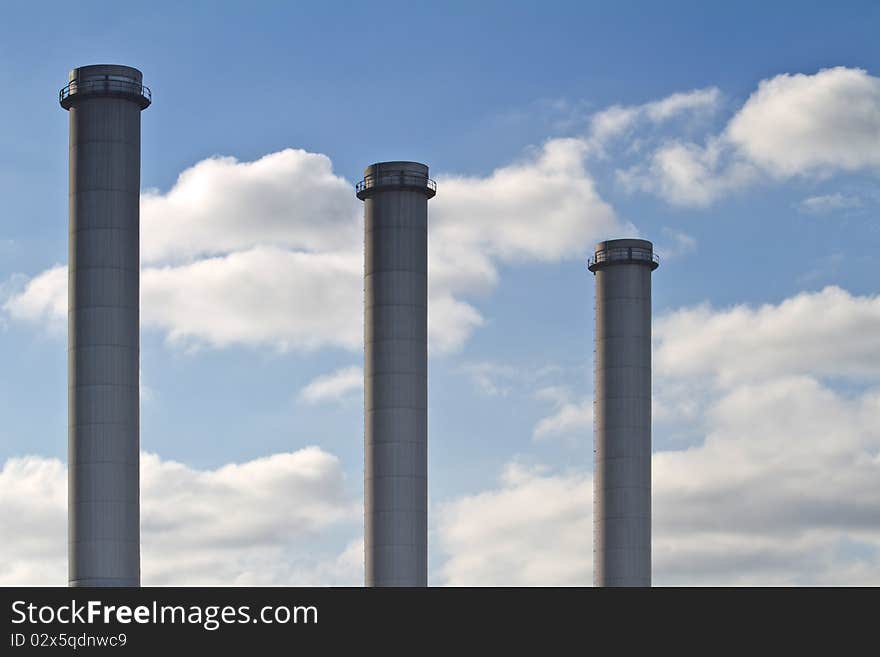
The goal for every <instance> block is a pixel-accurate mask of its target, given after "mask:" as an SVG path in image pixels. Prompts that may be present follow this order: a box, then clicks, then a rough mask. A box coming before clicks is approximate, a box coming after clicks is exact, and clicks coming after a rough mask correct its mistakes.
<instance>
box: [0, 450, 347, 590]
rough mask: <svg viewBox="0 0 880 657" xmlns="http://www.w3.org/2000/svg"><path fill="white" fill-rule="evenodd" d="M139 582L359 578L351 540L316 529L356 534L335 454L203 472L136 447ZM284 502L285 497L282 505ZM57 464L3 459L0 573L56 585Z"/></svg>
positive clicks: (63, 498) (61, 567)
mask: <svg viewBox="0 0 880 657" xmlns="http://www.w3.org/2000/svg"><path fill="white" fill-rule="evenodd" d="M141 490H142V493H141V539H142V548H141V550H142V551H141V561H142V574H143V575H142V579H143V583H144V584H145V585H169V584H174V585H194V584H205V585H221V584H225V585H245V584H251V585H267V584H274V585H280V584H289V585H293V584H297V585H300V584H323V585H326V584H332V583H337V584H348V585H357V584H359V583H360V581H361V578H362V575H363V570H362V564H363V561H362V559H361V560H360V561H358V560H357V559H356V552H357V547H358V546H359V545H360V541H359V540H358V541H355V542H354V543H353V544H351V545H349V546H348V547H347V548H346V549H345V551H344V552H343V553H342V555H339V554H337V553H336V552H335V551H334V549H333V541H332V540H331V541H328V540H327V536H328V535H329V534H331V533H332V532H337V533H338V532H344V533H347V534H349V535H352V534H354V535H357V534H358V533H359V531H360V529H359V527H358V520H359V519H360V517H361V506H360V504H359V503H358V502H357V500H356V499H353V498H352V497H351V495H350V494H349V492H348V491H347V489H346V484H345V481H344V478H343V475H342V469H341V467H340V464H339V461H338V459H337V458H336V457H335V456H333V455H331V454H328V453H327V452H324V451H322V450H321V449H319V448H317V447H308V448H305V449H301V450H299V451H296V452H292V453H283V454H274V455H272V456H269V457H265V458H260V459H255V460H253V461H248V462H246V463H241V464H234V463H233V464H229V465H225V466H223V467H220V468H217V469H215V470H197V469H193V468H190V467H188V466H186V465H183V464H181V463H176V462H174V461H163V460H161V459H160V458H159V457H158V456H156V455H153V454H148V453H144V454H142V455H141ZM291 501H292V503H290V502H291ZM66 504H67V476H66V468H65V466H64V464H62V463H61V462H60V461H58V460H57V459H48V458H42V457H36V456H29V457H24V458H18V459H9V460H8V461H6V463H5V464H4V466H3V469H2V470H0V531H2V534H3V536H15V537H16V538H15V540H13V541H3V544H2V545H0V556H2V558H0V583H2V584H4V585H12V584H18V585H22V584H54V585H63V584H64V582H66V578H67V565H66V564H67V559H66V550H67V536H66V532H65V526H66V515H67V514H66Z"/></svg>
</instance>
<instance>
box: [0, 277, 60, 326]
mask: <svg viewBox="0 0 880 657" xmlns="http://www.w3.org/2000/svg"><path fill="white" fill-rule="evenodd" d="M6 287H8V288H9V289H10V293H9V294H8V295H7V296H6V300H5V301H4V303H3V310H5V311H6V312H7V313H8V314H9V316H10V317H12V318H13V319H15V320H19V321H28V322H42V321H46V322H47V323H48V325H49V327H50V328H51V329H52V330H55V331H58V330H59V329H63V328H64V326H65V322H66V321H67V266H66V265H55V266H54V267H52V268H50V269H47V270H46V271H44V272H43V273H41V274H39V275H38V276H35V277H34V278H31V279H27V278H26V277H24V276H22V275H21V274H18V275H16V276H14V277H13V279H12V280H10V281H9V282H8V283H7V285H6Z"/></svg>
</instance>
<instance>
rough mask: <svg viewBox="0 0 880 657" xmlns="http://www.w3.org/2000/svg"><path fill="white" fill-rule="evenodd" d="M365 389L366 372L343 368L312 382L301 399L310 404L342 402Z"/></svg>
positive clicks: (304, 390) (358, 369)
mask: <svg viewBox="0 0 880 657" xmlns="http://www.w3.org/2000/svg"><path fill="white" fill-rule="evenodd" d="M363 389H364V370H363V369H362V368H360V367H357V366H352V367H343V368H341V369H338V370H336V371H335V372H331V373H330V374H325V375H323V376H319V377H318V378H316V379H314V380H312V381H310V382H309V383H308V385H306V386H305V387H304V388H303V389H302V390H300V393H299V398H300V399H301V400H303V401H305V402H307V403H309V404H317V403H319V402H327V401H340V400H342V399H344V398H346V397H348V396H350V395H351V394H352V393H355V392H358V391H362V390H363Z"/></svg>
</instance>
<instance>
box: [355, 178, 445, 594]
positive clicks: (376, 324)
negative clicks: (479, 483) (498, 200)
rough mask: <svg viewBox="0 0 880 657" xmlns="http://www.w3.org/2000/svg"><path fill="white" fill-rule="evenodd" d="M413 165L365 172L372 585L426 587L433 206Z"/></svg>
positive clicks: (428, 185)
mask: <svg viewBox="0 0 880 657" xmlns="http://www.w3.org/2000/svg"><path fill="white" fill-rule="evenodd" d="M435 193H436V185H435V184H434V181H433V180H431V179H430V178H428V167H427V166H425V165H424V164H418V163H417V162H381V163H378V164H373V165H371V166H368V167H367V168H366V170H365V171H364V179H363V180H362V181H361V182H360V183H359V184H358V185H357V197H358V198H359V199H361V200H362V201H364V248H365V257H364V525H365V526H364V542H365V552H366V554H365V559H366V564H365V572H366V585H367V586H427V582H428V454H427V447H428V199H429V198H432V197H433V196H434V194H435Z"/></svg>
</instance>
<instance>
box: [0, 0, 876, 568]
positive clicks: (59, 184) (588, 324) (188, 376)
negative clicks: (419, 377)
mask: <svg viewBox="0 0 880 657" xmlns="http://www.w3.org/2000/svg"><path fill="white" fill-rule="evenodd" d="M620 5H623V6H620ZM404 9H405V11H404ZM118 11H119V10H118V5H110V4H103V3H86V4H85V6H84V7H78V8H77V9H76V10H75V11H74V9H73V8H71V7H69V6H67V5H63V4H58V5H56V4H44V5H40V4H37V3H29V4H28V5H10V8H7V9H6V12H7V13H8V14H10V18H11V20H5V21H3V24H2V25H0V84H2V88H3V89H5V90H6V98H7V102H6V103H3V104H2V105H0V126H3V127H2V129H0V196H2V198H3V206H2V207H3V210H2V213H0V468H2V469H0V536H2V537H3V540H2V542H0V584H63V583H64V582H65V581H66V466H65V458H66V441H67V435H66V422H67V419H66V413H67V408H66V401H67V400H66V326H65V322H66V303H67V289H66V280H67V273H66V257H67V198H66V195H67V149H66V146H67V122H66V115H65V114H64V112H63V110H61V109H60V107H59V106H58V104H57V100H56V98H57V96H56V94H57V91H58V89H59V88H60V87H61V86H63V84H64V82H65V79H66V73H67V70H68V69H69V68H71V67H73V66H76V65H82V64H87V63H97V62H105V61H114V62H119V63H125V64H130V65H134V66H138V67H139V68H141V69H142V70H143V71H144V75H145V81H146V83H147V84H148V85H150V86H151V87H152V89H153V93H154V105H153V106H152V107H150V108H149V109H148V110H147V111H146V112H144V115H143V171H142V185H143V194H142V204H141V222H142V225H141V231H142V232H141V243H142V249H141V257H142V268H143V269H142V279H141V291H142V298H141V303H142V332H141V340H142V346H141V392H142V394H141V400H142V401H141V418H142V427H141V442H142V449H143V452H144V453H143V456H142V518H141V527H142V543H143V550H142V571H143V582H144V583H145V584H233V583H234V584H355V585H357V584H360V583H361V582H362V580H363V546H362V468H363V444H362V435H363V434H362V431H363V428H362V392H363V387H362V370H361V366H362V351H361V350H362V281H361V277H362V266H363V265H362V254H361V249H362V224H361V213H362V207H361V204H360V202H359V201H358V200H357V199H356V198H355V196H354V183H355V182H356V181H357V180H359V179H360V176H361V171H362V169H363V167H364V166H366V165H367V164H369V163H371V162H374V161H381V160H388V159H414V160H419V161H423V162H427V163H428V164H429V165H430V166H431V171H432V177H434V178H435V179H436V180H437V181H438V188H439V189H438V194H437V196H436V198H435V199H433V200H432V201H431V202H430V207H429V212H430V215H429V222H430V236H429V239H430V247H429V249H430V279H429V286H430V309H429V334H430V338H429V339H430V372H431V377H430V384H429V423H430V424H429V458H430V470H429V472H430V480H429V482H430V537H429V539H430V581H431V583H432V584H436V585H443V584H458V585H462V584H463V585H492V584H514V585H518V584H523V585H533V584H560V585H568V584H589V583H590V582H591V580H592V516H591V512H592V334H593V329H592V321H593V317H592V313H593V280H592V277H591V275H590V274H589V273H588V272H587V271H586V269H585V259H586V257H587V256H588V255H589V253H590V252H591V248H592V246H593V245H594V243H595V242H596V241H598V240H601V239H606V238H611V237H622V236H631V235H640V236H644V237H646V238H648V239H652V240H653V241H654V242H655V245H656V246H657V248H658V250H659V252H660V254H661V257H662V258H663V264H662V266H661V268H660V269H659V270H658V271H657V272H656V273H655V274H654V310H655V322H654V358H655V361H654V363H655V368H654V374H655V380H654V397H655V398H654V449H655V454H654V581H655V583H657V584H877V585H880V277H878V274H877V271H878V265H880V261H878V246H880V223H878V216H877V215H878V208H880V188H878V174H880V77H878V76H880V54H878V51H877V49H876V48H875V47H874V45H875V36H876V35H875V34H874V31H875V28H876V25H877V24H878V21H880V8H878V7H877V6H876V4H875V3H867V2H866V3H858V2H852V3H848V4H847V5H846V6H845V7H834V8H833V9H832V8H827V9H819V8H817V7H813V6H810V7H804V6H803V3H792V4H790V5H787V4H786V3H776V4H774V5H773V6H772V7H767V6H765V5H760V4H751V3H741V4H738V6H737V7H736V8H733V7H731V8H726V9H720V8H718V7H714V8H712V9H711V10H708V9H705V8H703V7H702V3H686V2H669V3H664V4H663V6H662V7H661V6H659V5H657V6H655V7H652V6H650V5H649V6H646V7H645V6H638V7H637V6H635V4H633V5H629V4H624V3H618V4H616V5H615V7H614V8H611V7H610V6H607V5H606V6H604V7H601V6H587V5H586V3H572V4H568V3H550V6H547V3H481V5H480V6H479V8H474V7H472V6H469V4H466V3H445V4H443V5H436V4H433V5H432V4H428V3H424V4H423V3H413V2H407V3H400V4H397V3H384V4H381V5H378V6H377V5H375V4H372V5H361V6H355V5H352V4H350V3H343V4H338V5H333V4H331V3H324V4H322V7H321V8H314V7H313V8H304V7H284V6H282V5H275V4H271V3H263V4H260V3H257V4H256V5H253V6H251V7H249V8H248V9H243V8H240V7H237V6H236V5H234V4H219V5H217V4H214V3H211V4H210V5H209V4H197V3H191V4H187V5H186V6H183V7H182V6H179V5H178V4H165V3H161V2H160V3H151V4H150V6H149V8H140V9H139V10H137V11H138V12H140V13H136V12H135V10H133V9H132V10H128V9H127V10H126V13H124V14H119V13H118ZM377 14H379V15H380V16H381V19H378V18H377Z"/></svg>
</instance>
